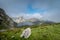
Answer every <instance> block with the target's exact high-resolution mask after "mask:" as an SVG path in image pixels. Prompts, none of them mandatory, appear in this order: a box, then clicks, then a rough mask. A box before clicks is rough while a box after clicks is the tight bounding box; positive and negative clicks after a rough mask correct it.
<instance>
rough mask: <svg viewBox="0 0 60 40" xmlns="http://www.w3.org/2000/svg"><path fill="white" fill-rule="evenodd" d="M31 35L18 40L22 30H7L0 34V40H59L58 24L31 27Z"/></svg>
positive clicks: (59, 30) (59, 27)
mask: <svg viewBox="0 0 60 40" xmlns="http://www.w3.org/2000/svg"><path fill="white" fill-rule="evenodd" d="M31 29H32V34H31V35H30V37H29V38H28V39H25V38H20V35H21V33H22V31H23V30H24V28H14V29H13V30H9V29H7V31H6V32H0V39H1V40H60V24H52V25H45V26H37V27H31ZM12 36H14V37H13V38H12Z"/></svg>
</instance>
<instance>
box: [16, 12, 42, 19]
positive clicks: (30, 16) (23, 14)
mask: <svg viewBox="0 0 60 40" xmlns="http://www.w3.org/2000/svg"><path fill="white" fill-rule="evenodd" d="M19 16H23V17H24V18H26V19H29V18H38V19H40V18H42V15H41V14H40V13H33V14H27V13H20V14H18V16H16V17H19Z"/></svg>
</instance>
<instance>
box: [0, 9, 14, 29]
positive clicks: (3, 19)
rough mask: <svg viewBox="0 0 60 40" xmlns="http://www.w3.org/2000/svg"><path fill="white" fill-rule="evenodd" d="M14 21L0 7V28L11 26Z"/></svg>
mask: <svg viewBox="0 0 60 40" xmlns="http://www.w3.org/2000/svg"><path fill="white" fill-rule="evenodd" d="M14 26H15V22H14V21H13V20H12V19H11V18H10V17H9V16H8V15H7V14H6V13H5V11H4V10H3V9H2V8H0V29H2V28H13V27H14Z"/></svg>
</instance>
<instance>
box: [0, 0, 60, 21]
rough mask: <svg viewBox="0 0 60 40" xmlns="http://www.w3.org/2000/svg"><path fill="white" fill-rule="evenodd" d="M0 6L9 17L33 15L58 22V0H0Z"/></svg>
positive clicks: (59, 2)
mask: <svg viewBox="0 0 60 40" xmlns="http://www.w3.org/2000/svg"><path fill="white" fill-rule="evenodd" d="M0 8H3V9H4V10H5V11H6V14H7V15H9V16H10V17H17V16H24V17H25V18H32V17H35V18H39V19H40V18H42V19H44V20H51V21H55V22H60V0H0Z"/></svg>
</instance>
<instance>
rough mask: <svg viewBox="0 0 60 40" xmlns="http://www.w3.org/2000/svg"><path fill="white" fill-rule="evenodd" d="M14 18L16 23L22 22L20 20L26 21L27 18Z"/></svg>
mask: <svg viewBox="0 0 60 40" xmlns="http://www.w3.org/2000/svg"><path fill="white" fill-rule="evenodd" d="M13 20H14V21H15V22H16V23H20V22H24V21H25V19H24V18H23V16H21V17H13Z"/></svg>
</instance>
